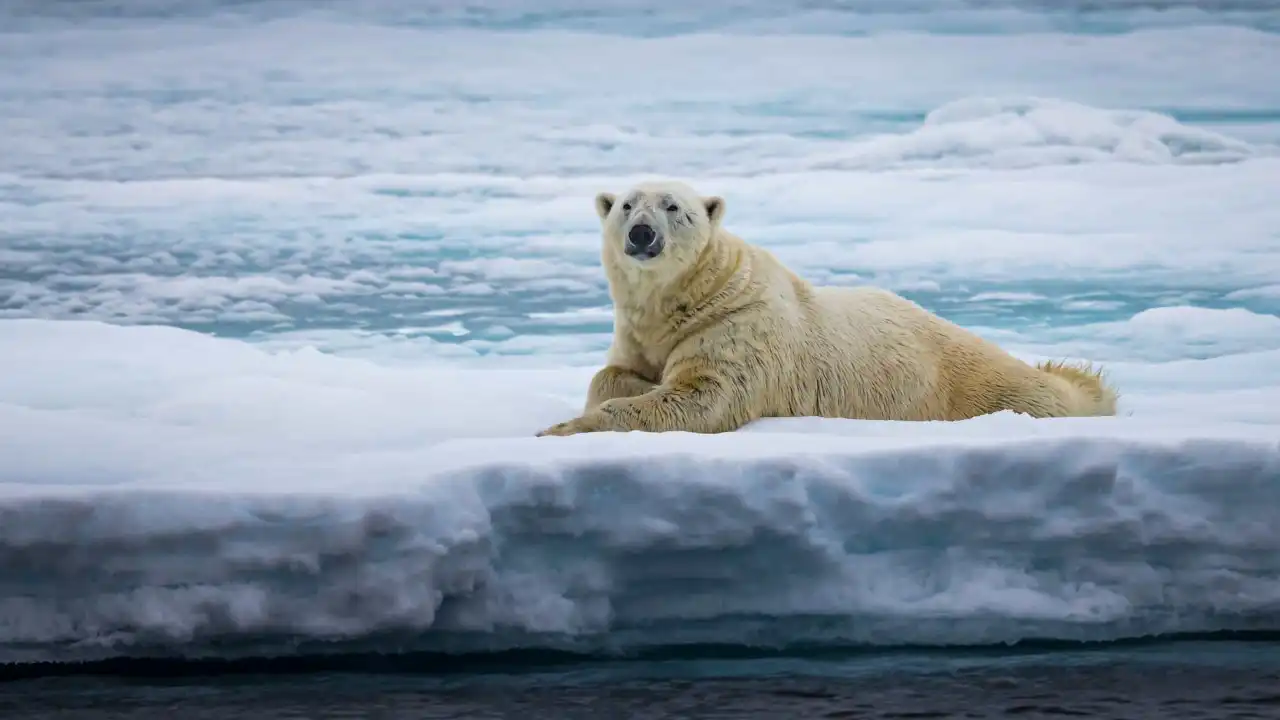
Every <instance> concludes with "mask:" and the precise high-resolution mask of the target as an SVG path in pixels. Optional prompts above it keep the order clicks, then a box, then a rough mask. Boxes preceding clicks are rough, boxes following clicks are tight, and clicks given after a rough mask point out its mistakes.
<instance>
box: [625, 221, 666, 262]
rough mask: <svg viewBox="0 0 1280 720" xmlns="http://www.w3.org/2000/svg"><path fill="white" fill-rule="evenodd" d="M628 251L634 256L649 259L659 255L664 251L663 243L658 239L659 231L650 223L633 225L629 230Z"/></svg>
mask: <svg viewBox="0 0 1280 720" xmlns="http://www.w3.org/2000/svg"><path fill="white" fill-rule="evenodd" d="M625 249H626V253H627V254H628V255H630V256H631V257H633V258H640V259H642V260H647V259H649V258H653V257H657V255H658V253H660V252H662V243H661V242H660V241H659V240H658V233H657V232H655V231H654V229H653V228H652V227H650V226H649V225H645V224H643V223H640V224H637V225H633V226H631V230H629V231H627V246H626V248H625Z"/></svg>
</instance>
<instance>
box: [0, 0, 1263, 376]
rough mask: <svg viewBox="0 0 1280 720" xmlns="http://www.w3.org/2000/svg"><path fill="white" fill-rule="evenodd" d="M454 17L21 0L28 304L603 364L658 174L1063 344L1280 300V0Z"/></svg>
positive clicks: (16, 247)
mask: <svg viewBox="0 0 1280 720" xmlns="http://www.w3.org/2000/svg"><path fill="white" fill-rule="evenodd" d="M1108 7H1109V8H1110V9H1108ZM1251 7H1252V8H1253V9H1250V8H1251ZM443 8H444V6H438V7H437V6H432V5H428V6H419V5H416V4H413V3H405V2H375V3H344V2H329V3H312V4H296V3H295V4H287V3H273V2H239V3H222V4H219V3H168V2H166V3H160V2H155V3H92V4H75V5H72V4H64V3H57V4H49V5H42V4H26V5H18V6H11V7H10V8H9V9H8V10H6V11H5V12H6V15H5V28H6V42H5V43H4V45H5V47H4V50H2V51H0V69H3V70H4V72H3V79H0V117H2V118H3V122H4V130H5V131H4V134H3V137H2V138H0V154H2V155H3V157H4V162H3V165H0V217H3V219H4V221H5V222H4V223H3V227H2V228H0V260H3V263H2V264H0V316H3V317H43V318H89V319H104V320H109V321H111V322H117V323H157V322H158V323H165V324H172V325H177V326H180V327H185V328H191V329H195V330H199V331H202V332H208V333H214V334H217V335H222V336H228V337H238V338H249V339H252V340H254V341H259V342H266V343H276V344H282V345H287V346H297V345H300V344H311V345H316V346H318V347H320V348H322V349H325V350H329V351H335V352H347V353H355V354H362V355H366V356H379V355H382V356H386V357H414V356H440V357H447V358H451V359H456V360H459V361H462V362H466V361H468V360H469V359H470V360H478V359H483V358H486V357H488V358H501V357H508V356H517V357H526V358H527V357H528V356H536V358H538V360H539V361H545V362H548V363H559V362H570V363H572V364H587V363H589V362H591V361H592V360H591V358H594V357H596V356H598V354H599V352H601V351H602V350H603V348H604V347H605V346H606V345H607V341H608V332H609V327H610V321H609V316H608V296H607V293H606V288H605V285H604V280H603V277H602V274H601V273H600V271H599V269H598V239H597V236H596V220H595V217H594V215H593V213H592V211H591V197H592V195H594V193H595V192H597V191H599V190H604V189H611V190H618V189H620V188H622V187H624V186H625V185H626V184H628V183H630V182H633V181H634V180H637V179H639V178H641V177H646V176H654V175H657V176H673V177H680V178H683V179H686V180H690V181H692V182H694V183H695V184H696V185H697V186H698V187H699V188H700V189H702V190H703V191H704V192H706V193H717V194H721V195H724V196H725V197H726V198H727V199H728V201H729V207H730V210H729V214H728V219H727V223H728V225H729V226H730V227H731V228H732V229H733V230H735V231H737V232H738V233H739V234H742V235H744V236H746V237H748V238H750V239H751V240H753V241H755V242H759V243H760V244H762V245H765V246H767V247H770V248H771V249H773V250H775V251H776V252H777V253H778V254H779V255H780V256H781V257H782V258H783V259H784V260H785V261H787V262H788V263H789V264H790V265H791V266H792V267H794V268H795V269H796V270H798V271H800V272H801V273H803V274H805V275H806V276H807V277H810V278H812V279H814V280H815V281H818V282H830V283H846V284H847V283H861V282H872V283H877V284H882V285H887V286H890V287H893V288H895V289H898V290H900V291H901V292H903V293H904V294H906V295H908V296H909V297H912V298H913V299H915V300H917V301H919V302H921V303H923V304H925V305H926V306H928V307H930V308H931V309H933V310H935V311H937V312H939V313H941V314H943V315H945V316H947V317H949V318H952V319H954V320H956V321H958V322H961V323H963V324H966V325H969V326H972V327H975V328H977V329H980V330H984V331H988V330H989V331H990V332H991V333H993V334H995V335H996V336H998V337H999V338H1000V339H1001V340H1002V341H1004V342H1007V343H1010V344H1012V345H1013V346H1014V347H1015V348H1021V349H1027V350H1028V351H1037V350H1039V349H1042V348H1045V347H1048V348H1052V349H1055V350H1065V351H1067V352H1074V353H1079V354H1086V353H1092V354H1094V355H1098V354H1099V351H1100V352H1101V355H1102V357H1100V358H1099V359H1132V357H1131V355H1132V353H1128V352H1127V351H1126V350H1125V349H1124V348H1123V347H1122V345H1124V342H1125V341H1127V342H1128V343H1129V344H1132V345H1137V344H1146V345H1148V346H1150V345H1151V343H1153V342H1164V343H1167V342H1169V340H1168V339H1167V338H1150V337H1147V336H1146V335H1143V334H1142V333H1143V332H1145V331H1144V330H1142V329H1141V328H1138V327H1136V326H1135V325H1134V322H1133V321H1132V319H1133V318H1134V317H1135V316H1137V315H1139V313H1142V312H1143V311H1145V310H1150V309H1152V308H1162V307H1169V306H1173V307H1181V306H1187V305H1190V306H1194V307H1198V308H1207V309H1210V310H1223V309H1230V308H1239V309H1243V310H1245V311H1247V312H1248V313H1252V314H1256V315H1261V316H1263V317H1264V318H1265V317H1274V316H1275V314H1276V313H1277V312H1280V291H1277V289H1276V287H1277V286H1276V285H1275V283H1276V279H1277V278H1280V234H1278V233H1280V230H1278V228H1280V210H1277V209H1276V208H1277V205H1276V204H1275V203H1274V182H1275V181H1274V178H1275V177H1277V174H1276V172H1277V171H1276V168H1277V167H1280V165H1277V162H1280V161H1278V160H1277V148H1278V147H1280V86H1277V85H1276V83H1275V82H1274V79H1273V77H1272V73H1271V72H1270V71H1269V70H1268V69H1267V68H1270V67H1275V66H1276V64H1277V62H1280V43H1278V42H1277V36H1276V35H1275V34H1274V33H1275V31H1276V23H1277V18H1278V17H1280V15H1277V11H1276V10H1274V9H1269V8H1262V9H1258V8H1256V7H1254V6H1250V5H1247V4H1245V5H1230V4H1227V5H1212V4H1204V3H1201V4H1194V3H1188V4H1181V5H1176V6H1175V7H1172V8H1168V7H1165V5H1164V4H1161V5H1156V4H1151V5H1145V4H1143V3H1123V4H1120V5H1114V6H1106V5H1105V4H1104V5H1102V6H1098V5H1097V4H1093V3H1089V4H1078V5H1069V4H1061V3H1033V2H1010V3H994V4H993V3H986V4H969V3H964V2H959V1H955V2H947V1H943V0H940V1H938V2H913V3H898V2H895V3H886V2H875V1H872V0H864V1H860V2H852V3H805V4H802V5H795V6H779V5H777V4H771V3H750V2H748V3H732V4H726V3H710V4H706V5H699V6H697V8H698V9H685V10H677V9H674V7H663V6H657V5H648V4H645V3H643V2H618V3H609V4H606V5H605V6H598V4H591V3H576V2H562V3H559V4H557V5H554V6H548V7H546V8H540V9H533V8H531V7H527V6H525V5H523V4H519V3H507V2H498V1H496V0H492V1H489V2H478V3H470V4H467V5H464V6H459V7H457V8H454V9H447V10H446V9H443ZM1218 317H1219V316H1217V315H1215V314H1213V313H1209V314H1201V315H1199V316H1197V317H1196V318H1195V319H1191V318H1189V317H1188V318H1184V319H1181V320H1179V321H1178V323H1180V324H1181V326H1183V327H1180V329H1178V330H1177V332H1179V333H1181V334H1182V336H1185V335H1204V334H1205V333H1208V334H1210V335H1213V336H1214V338H1212V339H1211V340H1213V342H1217V341H1218V340H1217V338H1218V337H1219V336H1221V335H1223V334H1224V333H1233V332H1234V333H1236V334H1237V335H1238V334H1239V333H1240V332H1244V331H1235V330H1232V328H1233V327H1236V326H1237V325H1238V323H1236V322H1232V321H1226V320H1223V321H1221V322H1217V321H1215V320H1214V318H1218ZM1223 317H1225V316H1223ZM1099 324H1108V325H1106V326H1107V327H1111V328H1112V329H1113V330H1114V332H1113V333H1112V334H1113V335H1115V338H1114V340H1113V341H1112V342H1110V343H1109V344H1107V345H1106V346H1105V347H1102V348H1099V347H1097V344H1096V343H1093V342H1092V339H1094V338H1096V337H1097V336H1098V330H1099ZM1254 324H1257V323H1254ZM1268 327H1269V326H1268ZM1278 335H1280V331H1276V330H1274V329H1273V330H1269V331H1268V332H1267V333H1264V337H1262V338H1260V339H1259V340H1258V343H1259V345H1260V347H1263V348H1268V347H1273V346H1277V344H1278V343H1277V340H1276V337H1277V336H1278ZM1121 336H1123V337H1121ZM1148 349H1150V347H1148ZM1179 352H1181V350H1180V349H1173V348H1171V349H1169V350H1168V352H1165V353H1163V355H1165V356H1168V357H1176V356H1177V355H1178V353H1179ZM1148 354H1149V353H1148ZM1201 355H1203V353H1201Z"/></svg>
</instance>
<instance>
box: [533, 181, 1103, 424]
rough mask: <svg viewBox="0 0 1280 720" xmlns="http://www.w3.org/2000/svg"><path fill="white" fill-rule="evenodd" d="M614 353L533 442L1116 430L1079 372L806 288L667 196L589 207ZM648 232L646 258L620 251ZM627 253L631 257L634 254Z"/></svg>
mask: <svg viewBox="0 0 1280 720" xmlns="http://www.w3.org/2000/svg"><path fill="white" fill-rule="evenodd" d="M596 211H597V213H598V214H599V215H600V218H601V221H602V224H603V236H604V243H603V249H602V253H601V256H602V259H603V263H604V268H605V272H606V274H607V275H608V279H609V290H610V294H611V295H612V297H613V303H614V338H613V345H612V346H611V348H610V349H609V354H608V359H607V362H606V365H605V367H604V368H603V369H601V370H600V371H599V372H597V373H596V375H595V377H594V378H593V379H592V381H591V386H590V388H589V390H588V393H587V403H586V407H585V408H584V411H583V414H582V416H581V417H578V418H576V419H573V420H570V421H568V422H564V423H560V424H558V425H554V426H552V427H550V428H548V429H546V430H544V431H543V432H541V433H539V435H572V434H575V433H583V432H599V431H610V430H616V431H627V430H644V431H649V432H662V431H669V430H683V431H691V432H699V433H717V432H726V431H731V430H735V429H737V428H740V427H742V426H743V425H745V424H747V423H749V422H751V421H753V420H756V419H757V418H762V417H794V416H821V417H829V418H863V419H872V420H961V419H964V418H971V417H975V416H978V415H985V414H988V413H994V412H999V411H1002V410H1013V411H1015V412H1019V413H1025V414H1027V415H1031V416H1034V417H1063V416H1089V415H1114V414H1115V410H1116V393H1115V391H1114V390H1113V389H1112V388H1110V387H1109V386H1108V385H1107V384H1106V382H1105V381H1104V379H1103V377H1102V374H1101V372H1099V371H1095V370H1094V369H1093V368H1092V367H1090V366H1088V365H1080V366H1077V365H1069V364H1065V363H1061V362H1045V363H1041V364H1039V365H1037V366H1034V367H1033V366H1031V365H1028V364H1027V363H1025V362H1023V361H1021V360H1018V359H1017V358H1015V357H1013V356H1012V355H1009V354H1008V353H1006V352H1005V351H1004V350H1002V349H1001V348H1000V347H998V346H997V345H995V344H994V343H991V342H988V341H987V340H985V339H983V338H981V337H978V336H977V335H975V334H973V333H971V332H969V331H968V330H965V329H964V328H961V327H960V326H958V325H956V324H954V323H951V322H949V321H947V320H945V319H943V318H940V317H938V316H937V315H934V314H933V313H930V312H929V311H927V310H925V309H924V308H922V307H920V306H919V305H917V304H916V303H913V302H911V301H910V300H907V299H905V298H903V297H901V296H899V295H896V294H894V293H891V292H889V291H886V290H881V289H877V288H870V287H860V288H843V287H815V286H813V285H811V284H809V283H808V282H806V281H805V280H803V279H801V278H800V277H798V276H796V275H795V274H793V273H792V272H791V271H789V270H788V269H787V268H786V267H784V266H783V265H782V264H781V263H780V262H779V261H778V260H777V259H776V258H775V257H774V256H773V255H772V254H771V253H769V252H768V251H766V250H764V249H762V248H759V247H755V246H753V245H749V244H747V243H746V242H744V241H743V240H741V239H740V238H738V237H737V236H735V235H733V234H732V233H729V232H728V231H726V230H725V229H724V228H722V227H721V220H722V219H723V217H724V212H725V202H724V200H722V199H721V198H719V197H700V196H699V195H698V194H697V193H695V192H694V190H693V189H692V188H689V187H687V186H685V185H682V184H679V183H673V182H659V183H648V184H642V185H639V186H637V187H635V188H634V189H632V190H631V191H630V192H629V193H627V195H626V196H625V197H624V198H623V200H622V201H621V202H619V201H618V200H617V198H616V197H615V196H613V195H611V194H609V193H601V194H600V195H599V196H597V197H596ZM636 224H646V225H648V226H650V227H651V228H653V230H654V231H655V233H656V237H657V241H658V242H657V245H656V246H657V247H659V250H658V252H657V254H656V255H655V256H653V257H648V258H646V257H633V256H632V255H628V254H627V252H626V251H625V248H626V247H627V242H628V240H627V238H628V233H629V232H630V230H631V228H632V226H634V225H636ZM633 249H634V248H633Z"/></svg>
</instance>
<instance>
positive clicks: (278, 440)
mask: <svg viewBox="0 0 1280 720" xmlns="http://www.w3.org/2000/svg"><path fill="white" fill-rule="evenodd" d="M0 351H2V352H0V358H3V359H2V360H0V427H3V428H5V432H4V433H3V435H0V457H3V458H4V463H3V466H2V467H0V553H3V555H0V557H3V558H4V562H5V565H6V572H5V573H4V574H3V576H2V577H0V596H2V598H3V599H0V641H2V642H3V644H2V645H0V647H2V648H3V651H2V656H3V657H5V658H7V659H21V658H26V659H34V658H47V657H79V656H95V655H97V654H112V653H121V652H129V651H130V648H134V651H138V652H140V651H141V650H140V649H138V647H137V646H148V645H150V646H154V645H162V644H166V643H169V644H180V645H181V646H182V649H183V651H184V652H195V651H197V650H199V651H201V652H210V650H209V649H208V648H207V647H206V648H204V649H203V650H200V647H201V646H202V645H207V644H208V643H211V642H214V641H221V642H224V643H225V642H227V641H229V640H235V639H241V640H242V641H244V642H246V643H247V642H249V641H250V640H256V642H258V643H259V644H256V645H253V646H252V647H254V648H258V649H259V651H263V650H262V649H261V648H262V647H263V646H262V645H261V643H262V642H265V641H263V640H261V637H262V636H268V637H270V636H280V637H288V636H295V639H296V637H298V636H300V637H303V638H307V639H311V640H320V639H326V640H348V641H361V640H368V639H369V638H371V637H377V636H384V635H385V636H387V637H394V638H396V640H394V641H393V643H392V645H391V647H422V648H435V649H440V648H445V649H452V650H478V649H492V648H495V647H525V646H530V645H533V646H550V647H572V648H576V649H582V650H593V651H601V650H605V649H619V648H622V649H628V648H629V649H634V648H636V647H641V646H645V645H664V644H672V643H681V642H695V641H696V642H721V643H746V644H763V645H780V644H786V643H795V642H800V641H809V642H822V643H840V642H858V643H875V644H893V645H899V644H903V643H925V644H950V643H992V642H1003V641H1014V640H1018V639H1024V638H1029V637H1048V638H1068V639H1094V640H1097V639H1114V638H1120V637H1131V636H1136V635H1142V634H1147V633H1167V632H1190V631H1211V630H1221V629H1232V628H1235V629H1240V628H1258V627H1263V628H1266V627H1272V628H1273V627H1275V624H1276V623H1277V621H1280V523H1277V522H1275V509H1276V508H1277V507H1280V410H1278V408H1280V372H1276V371H1275V370H1274V369H1272V368H1275V367H1277V366H1280V365H1278V362H1277V361H1280V353H1278V352H1276V351H1269V352H1264V353H1256V354H1252V355H1243V356H1242V355H1236V356H1232V357H1230V358H1228V359H1227V360H1225V361H1223V362H1221V363H1219V362H1217V361H1200V362H1199V363H1192V364H1187V363H1181V364H1180V363H1171V364H1168V365H1148V366H1141V367H1134V368H1127V367H1120V368H1118V369H1117V378H1118V381H1119V382H1121V383H1122V384H1123V385H1124V386H1125V387H1126V388H1130V389H1131V392H1132V393H1133V398H1132V400H1131V401H1130V404H1131V405H1133V406H1136V407H1142V406H1143V405H1144V404H1152V405H1154V407H1155V408H1157V409H1156V410H1153V411H1151V412H1146V413H1142V412H1135V413H1134V414H1133V415H1132V416H1128V417H1119V418H1114V419H1101V420H1098V419H1088V420H1079V419H1069V420H1054V421H1044V420H1041V421H1037V420H1032V419H1029V418H1025V417H1021V416H1016V415H1012V414H1008V415H1007V416H1006V415H997V416H990V417H985V418H980V419H976V420H972V421H967V422H962V423H882V422H862V421H833V420H817V419H794V420H774V421H769V422H761V423H758V424H757V425H755V426H752V427H751V428H749V429H748V430H745V431H743V432H739V433H734V434H726V435H720V436H712V437H704V436H696V435H692V434H684V433H671V434H663V435H647V434H641V433H631V434H618V433H610V434H599V435H586V436H576V437H572V438H555V439H543V438H534V437H531V436H532V434H533V433H534V432H536V431H537V430H538V429H540V428H541V427H542V426H545V425H546V424H549V423H551V422H554V421H556V420H557V419H559V418H561V417H565V416H567V415H568V414H570V413H572V412H573V411H574V410H576V406H577V401H578V398H579V397H580V395H581V388H582V386H583V384H584V383H585V381H586V379H587V377H588V375H589V372H590V369H589V368H588V369H581V370H572V371H568V370H566V371H550V370H542V371H539V370H514V369H513V370H505V371H503V370H495V369H484V370H475V369H466V368H459V367H449V366H445V365H441V366H439V367H432V366H422V367H416V368H404V367H387V366H381V365H378V364H376V363H373V362H370V361H367V360H362V359H350V358H339V357H333V356H328V355H324V354H321V353H318V352H315V351H311V350H299V351H281V352H276V353H270V352H267V351H265V350H263V349H260V348H256V347H253V346H250V345H247V344H244V343H242V342H240V341H235V340H226V339H215V338H211V337H208V336H205V335H201V334H197V333H194V332H190V331H186V330H179V329H175V328H166V327H133V328H123V327H118V326H112V325H106V324H100V323H95V322H77V321H61V322H50V321H40V320H31V321H26V320H10V321H4V322H3V323H0ZM1179 365H1181V372H1179V370H1178V367H1177V366H1179ZM1244 367H1249V368H1251V369H1252V372H1251V376H1252V377H1254V378H1258V377H1260V376H1262V375H1266V377H1268V378H1269V382H1270V383H1271V387H1270V388H1267V389H1265V390H1264V389H1261V388H1259V387H1256V386H1254V387H1251V388H1250V390H1249V392H1247V393H1242V392H1240V391H1239V389H1238V388H1237V387H1233V385H1234V383H1233V382H1232V380H1233V379H1234V378H1238V377H1239V375H1235V374H1234V373H1233V371H1238V370H1240V369H1241V368H1244ZM1143 376H1148V380H1147V382H1150V383H1152V384H1159V383H1161V382H1164V383H1170V384H1181V385H1184V386H1185V387H1187V388H1196V390H1197V391H1196V392H1194V393H1187V392H1184V393H1183V394H1182V395H1181V396H1180V397H1179V398H1178V399H1177V402H1174V401H1173V400H1171V399H1170V398H1169V397H1168V396H1160V395H1156V396H1155V397H1144V395H1143V394H1142V391H1141V389H1142V387H1143V384H1144V383H1143ZM1179 377H1181V378H1185V382H1179V381H1178V380H1177V378H1179ZM1207 377H1215V378H1217V380H1216V382H1217V383H1218V386H1217V387H1213V386H1210V387H1204V384H1205V382H1204V381H1205V379H1206V378H1207ZM1197 385H1199V386H1200V387H1197ZM265 647H267V648H269V649H270V650H271V651H273V652H280V651H283V650H284V649H285V648H293V645H292V644H291V643H286V642H285V641H283V640H281V641H279V642H277V643H275V644H270V643H268V644H267V645H266V646H265ZM295 649H296V648H295ZM384 649H385V648H384ZM241 651H242V652H245V651H247V650H245V649H243V648H242V649H241Z"/></svg>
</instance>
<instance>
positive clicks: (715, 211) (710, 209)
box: [702, 195, 724, 227]
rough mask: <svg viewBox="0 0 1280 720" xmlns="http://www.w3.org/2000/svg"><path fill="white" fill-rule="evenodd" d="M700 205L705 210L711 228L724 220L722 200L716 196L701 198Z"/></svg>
mask: <svg viewBox="0 0 1280 720" xmlns="http://www.w3.org/2000/svg"><path fill="white" fill-rule="evenodd" d="M702 205H703V207H705V208H706V209H707V219H709V220H710V221H711V227H715V226H717V225H719V224H720V220H722V219H723V218H724V198H722V197H718V196H715V195H713V196H711V197H704V198H702Z"/></svg>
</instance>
